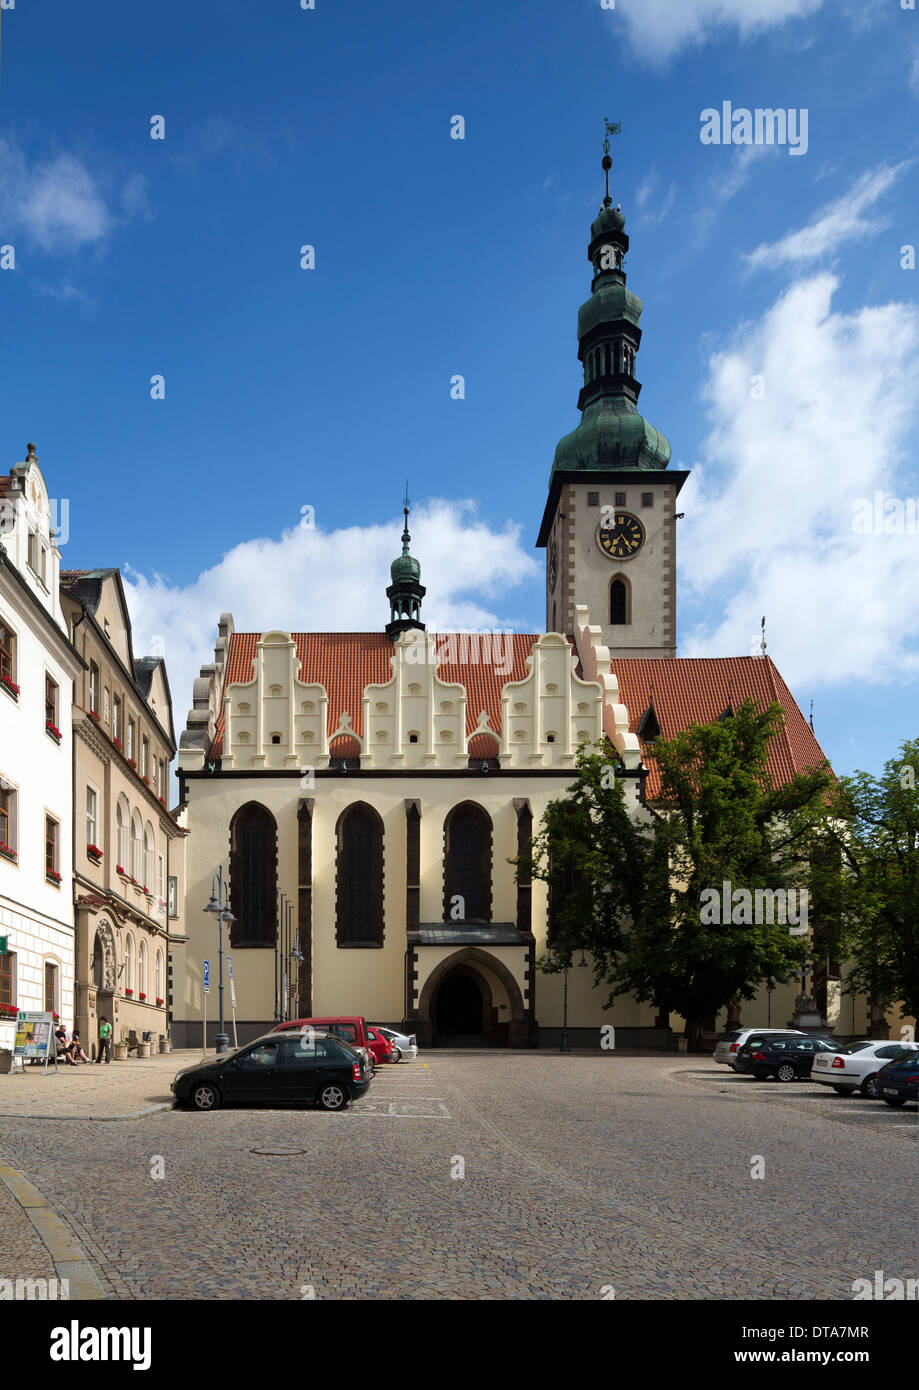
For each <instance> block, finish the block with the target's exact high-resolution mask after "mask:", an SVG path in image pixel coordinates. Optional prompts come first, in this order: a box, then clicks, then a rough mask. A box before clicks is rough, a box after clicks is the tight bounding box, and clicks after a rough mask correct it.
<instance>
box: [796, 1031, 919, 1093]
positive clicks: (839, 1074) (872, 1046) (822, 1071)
mask: <svg viewBox="0 0 919 1390" xmlns="http://www.w3.org/2000/svg"><path fill="white" fill-rule="evenodd" d="M917 1053H919V1043H896V1042H883V1041H877V1040H872V1039H871V1038H868V1039H866V1040H865V1041H863V1042H853V1043H849V1045H848V1047H841V1048H840V1049H839V1051H838V1052H821V1054H820V1056H819V1057H815V1058H814V1069H813V1071H812V1072H811V1081H819V1082H820V1083H821V1085H823V1086H832V1088H833V1090H834V1091H836V1092H837V1093H838V1094H839V1095H841V1096H849V1095H853V1094H854V1093H855V1092H856V1091H861V1093H862V1095H863V1096H868V1097H869V1099H870V1100H877V1099H878V1097H879V1096H880V1091H879V1089H878V1085H879V1082H878V1076H879V1074H880V1072H881V1069H882V1068H883V1067H885V1066H886V1065H887V1063H888V1062H891V1061H896V1060H898V1059H899V1058H901V1057H907V1056H910V1055H912V1056H914V1057H915V1056H916V1054H917Z"/></svg>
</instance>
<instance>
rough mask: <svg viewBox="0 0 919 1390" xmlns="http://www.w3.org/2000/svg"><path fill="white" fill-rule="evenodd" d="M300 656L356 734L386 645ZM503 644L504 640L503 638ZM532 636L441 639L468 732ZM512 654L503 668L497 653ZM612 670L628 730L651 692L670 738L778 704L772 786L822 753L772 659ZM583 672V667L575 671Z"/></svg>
mask: <svg viewBox="0 0 919 1390" xmlns="http://www.w3.org/2000/svg"><path fill="white" fill-rule="evenodd" d="M292 635H293V639H294V641H295V643H296V645H297V656H298V657H299V659H300V679H301V680H302V681H305V682H308V683H310V684H318V685H322V686H324V687H325V689H326V691H327V692H328V696H329V705H328V732H329V734H333V733H334V732H335V730H336V729H337V728H338V722H339V718H340V716H341V714H342V713H344V712H346V713H348V714H349V715H350V716H351V727H352V728H353V730H354V732H355V733H356V734H357V735H358V736H360V735H361V734H362V733H363V719H364V709H363V694H364V686H365V685H369V684H374V685H385V684H386V683H387V681H389V680H390V679H391V676H392V668H391V665H390V661H391V659H392V643H391V642H390V640H389V638H388V637H387V636H386V634H385V633H379V632H295V633H293V634H292ZM260 637H261V634H260V633H255V632H235V633H234V634H233V636H232V639H231V641H230V650H229V654H228V657H227V665H226V672H225V676H224V689H225V688H226V686H227V685H228V684H230V683H233V682H237V681H248V680H250V679H251V677H252V660H253V658H254V656H255V651H256V643H257V642H258V641H259V639H260ZM502 640H506V639H505V638H503V637H502ZM536 640H537V634H535V633H514V634H513V638H512V643H511V649H510V651H509V652H507V651H506V650H505V648H503V647H502V648H501V650H500V652H499V654H498V658H499V659H495V658H494V657H490V656H489V654H488V653H487V652H486V651H484V650H483V649H482V647H481V646H480V641H481V639H477V638H476V637H475V636H474V635H469V634H462V633H454V634H451V633H438V634H437V646H438V652H440V651H445V654H446V655H449V656H451V657H456V660H453V661H444V662H441V663H439V665H438V668H437V673H438V675H439V677H440V679H441V680H443V681H448V682H453V681H456V682H458V683H459V684H460V685H463V686H465V689H466V732H467V734H471V733H472V732H473V730H474V729H476V728H477V726H478V722H479V714H480V712H481V711H482V710H485V712H486V713H487V714H488V717H489V722H490V724H491V726H492V728H493V729H494V730H495V732H496V733H499V732H500V730H501V690H502V687H503V686H504V685H505V683H506V682H508V681H519V680H523V679H524V677H525V676H526V674H527V666H526V662H527V657H528V656H529V654H530V652H531V651H532V649H533V644H534V642H535V641H536ZM507 656H510V661H509V663H508V664H509V667H510V669H507V665H505V662H504V661H502V660H501V659H500V658H501V657H505V658H506V657H507ZM613 670H614V672H615V674H616V676H617V678H618V681H619V693H620V699H621V700H622V703H623V704H624V705H625V706H626V708H627V709H628V711H629V728H630V729H631V731H632V732H633V733H637V732H638V724H639V721H640V719H641V716H642V714H643V713H644V711H645V710H646V709H647V707H648V702H649V699H650V698H651V693H652V690H653V698H654V712H655V714H656V715H657V721H658V724H659V725H660V730H661V736H662V737H663V738H672V737H673V736H674V734H677V733H679V732H680V731H681V730H682V729H688V728H689V726H690V725H691V724H693V723H699V724H705V723H708V722H710V721H711V720H713V719H717V718H718V716H719V715H721V714H723V712H724V710H725V709H726V708H727V706H728V704H730V705H731V706H732V707H733V708H734V709H736V708H737V706H738V705H739V704H740V703H741V702H742V701H743V700H745V699H747V698H748V697H752V698H753V699H754V700H755V701H756V703H757V705H758V706H759V707H760V708H765V706H766V705H768V704H771V703H772V702H773V701H776V702H777V703H778V704H779V705H781V707H782V709H783V710H784V711H785V718H786V726H785V728H784V730H783V731H782V732H781V733H780V734H779V735H778V737H777V738H776V739H775V740H774V741H773V745H772V753H771V757H770V771H771V772H772V775H773V777H774V778H775V779H776V781H777V782H783V781H787V780H788V778H789V777H791V776H792V775H793V774H794V773H795V772H801V771H803V769H804V768H805V767H814V766H816V765H817V764H818V763H821V762H822V761H823V760H824V753H823V751H822V749H821V747H820V745H819V743H818V742H817V740H816V738H815V737H814V734H813V731H812V730H811V728H810V726H809V724H808V723H807V720H806V719H805V718H804V715H803V714H802V713H801V711H800V709H799V708H798V706H797V704H796V702H795V699H794V696H793V695H792V693H791V691H790V690H789V689H788V686H787V685H786V684H785V682H784V680H783V679H782V677H781V675H780V674H779V672H778V670H777V669H776V667H775V665H774V663H773V661H772V659H771V657H765V658H764V657H755V656H738V657H674V658H671V659H667V658H649V657H621V658H618V659H617V660H616V661H615V662H614V666H613ZM579 673H580V669H579ZM223 727H224V724H223V704H222V699H221V708H220V714H219V718H218V723H217V733H216V737H215V739H214V743H213V745H212V747H211V751H210V753H209V755H208V756H209V758H211V759H214V758H219V757H220V754H221V751H222V746H223ZM338 742H339V741H336V746H335V748H334V750H332V751H333V755H334V756H338V757H341V756H347V757H357V756H358V750H357V745H356V744H350V741H349V744H350V746H347V747H346V746H345V745H344V740H341V743H342V746H341V747H339V746H338ZM470 753H471V755H472V756H473V757H491V756H493V755H494V748H493V746H492V745H491V742H490V740H487V739H483V738H482V737H481V736H479V737H477V738H476V739H474V740H473V741H472V743H471V744H470ZM656 789H657V770H656V768H655V766H654V763H653V760H652V761H651V775H650V776H649V778H648V788H647V790H648V795H649V796H652V797H653V796H654V794H655V792H656Z"/></svg>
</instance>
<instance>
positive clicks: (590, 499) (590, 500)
mask: <svg viewBox="0 0 919 1390" xmlns="http://www.w3.org/2000/svg"><path fill="white" fill-rule="evenodd" d="M587 505H588V507H599V505H600V494H599V492H588V494H587Z"/></svg>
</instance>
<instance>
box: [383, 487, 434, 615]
mask: <svg viewBox="0 0 919 1390" xmlns="http://www.w3.org/2000/svg"><path fill="white" fill-rule="evenodd" d="M402 510H403V512H404V513H405V529H404V530H403V532H402V554H401V555H400V556H398V558H397V559H395V560H393V562H392V564H391V566H390V570H389V573H390V578H391V579H392V583H391V584H390V586H389V588H388V589H387V590H386V597H387V598H388V599H389V622H388V623H387V624H386V636H387V637H389V638H390V640H391V641H395V639H396V638H397V637H398V635H399V633H400V632H407V631H408V630H409V628H412V627H417V628H421V630H422V631H424V623H423V622H422V621H421V600H422V599H423V598H424V596H425V594H426V593H427V590H426V589H425V587H424V585H423V584H422V582H421V566H420V565H419V563H418V561H417V560H416V559H415V557H414V555H412V554H411V552H410V550H409V545H410V544H411V540H412V538H411V536H410V535H409V530H408V513H409V505H408V484H407V483H406V486H405V506H404V507H403V509H402Z"/></svg>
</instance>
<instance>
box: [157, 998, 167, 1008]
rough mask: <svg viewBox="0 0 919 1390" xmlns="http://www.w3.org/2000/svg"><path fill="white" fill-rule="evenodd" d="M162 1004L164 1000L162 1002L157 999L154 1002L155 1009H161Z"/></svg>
mask: <svg viewBox="0 0 919 1390" xmlns="http://www.w3.org/2000/svg"><path fill="white" fill-rule="evenodd" d="M164 1003H165V1000H163V999H157V1001H156V1007H157V1008H158V1009H159V1008H162V1006H163V1004H164Z"/></svg>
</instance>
